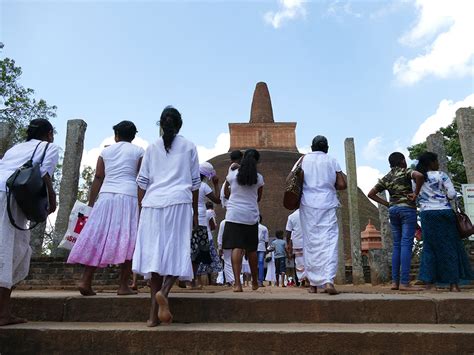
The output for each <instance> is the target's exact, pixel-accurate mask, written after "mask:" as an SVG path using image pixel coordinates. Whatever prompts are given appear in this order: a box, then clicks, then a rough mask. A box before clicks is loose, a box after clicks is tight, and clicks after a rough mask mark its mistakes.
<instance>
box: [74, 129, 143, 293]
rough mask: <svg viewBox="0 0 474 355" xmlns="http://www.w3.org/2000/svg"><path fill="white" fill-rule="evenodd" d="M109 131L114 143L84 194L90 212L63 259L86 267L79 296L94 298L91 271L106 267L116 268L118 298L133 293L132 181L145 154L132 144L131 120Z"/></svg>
mask: <svg viewBox="0 0 474 355" xmlns="http://www.w3.org/2000/svg"><path fill="white" fill-rule="evenodd" d="M113 130H114V133H115V142H116V143H115V144H112V145H110V146H108V147H106V148H105V149H104V150H103V151H102V153H101V154H100V156H99V159H98V160H97V167H96V172H95V178H94V181H93V183H92V186H91V191H90V194H89V206H91V207H93V209H92V212H91V214H90V216H89V219H88V220H87V223H86V225H85V227H84V229H83V230H82V232H81V234H80V235H79V238H78V239H77V242H76V244H75V245H74V247H73V248H72V250H71V254H69V259H68V263H70V264H75V263H77V264H82V265H85V269H84V273H83V276H82V280H81V282H80V283H79V287H78V288H79V292H80V293H81V294H82V295H83V296H94V295H95V292H94V291H93V290H92V278H93V276H94V272H95V270H96V268H98V267H100V268H103V267H107V265H121V273H120V286H119V289H118V291H117V294H118V295H131V294H134V293H136V292H135V291H133V290H132V289H131V288H130V286H129V281H130V276H131V272H132V257H133V251H134V250H135V242H136V239H137V229H138V199H137V182H136V180H137V174H138V170H139V169H140V164H141V161H142V158H143V153H144V150H143V148H140V147H138V146H136V145H134V144H132V143H131V142H132V141H133V140H134V139H135V135H136V133H137V128H136V127H135V124H134V123H133V122H130V121H122V122H120V123H119V124H117V125H115V126H114V127H113ZM96 200H97V201H96Z"/></svg>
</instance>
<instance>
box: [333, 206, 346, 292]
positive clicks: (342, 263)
mask: <svg viewBox="0 0 474 355" xmlns="http://www.w3.org/2000/svg"><path fill="white" fill-rule="evenodd" d="M337 224H338V226H339V238H338V245H337V273H336V280H335V282H336V284H338V285H345V283H346V256H345V254H344V231H343V228H342V227H343V226H342V212H341V209H340V208H338V209H337Z"/></svg>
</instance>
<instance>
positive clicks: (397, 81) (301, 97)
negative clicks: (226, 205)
mask: <svg viewBox="0 0 474 355" xmlns="http://www.w3.org/2000/svg"><path fill="white" fill-rule="evenodd" d="M444 3H445V4H443V1H441V2H439V1H434V0H417V1H407V0H404V1H393V2H378V1H364V2H361V1H314V2H304V1H301V0H281V1H278V0H277V1H141V2H140V1H74V2H71V1H61V2H59V1H8V0H7V1H5V0H3V1H1V2H0V4H1V5H0V6H1V7H0V11H1V13H0V16H1V17H0V41H1V42H3V43H4V44H5V48H4V50H3V51H2V53H1V56H2V57H3V56H7V57H10V58H13V59H15V60H16V62H17V64H18V65H20V66H21V67H22V68H23V76H22V79H21V83H22V84H23V85H24V86H27V87H31V88H33V89H35V90H36V94H37V97H41V98H44V99H46V100H47V101H48V102H49V103H50V104H55V105H57V106H58V111H57V113H58V117H57V119H55V120H54V124H55V125H56V127H57V130H58V136H57V143H59V144H60V145H62V146H64V139H65V127H66V121H67V120H68V119H72V118H82V119H84V120H86V121H87V123H88V131H87V134H86V150H87V152H86V156H88V159H89V160H91V159H92V160H93V159H95V156H96V155H97V152H98V150H99V147H100V145H101V144H102V142H103V141H104V139H105V138H106V137H109V136H111V134H112V130H111V127H112V126H113V124H115V123H117V122H119V121H121V120H123V119H129V120H132V121H134V122H135V123H136V124H137V126H138V130H139V135H140V137H141V138H142V139H144V140H146V141H153V140H154V139H156V137H157V135H158V129H157V127H156V125H155V123H156V121H157V120H158V119H159V115H160V113H161V111H162V109H163V108H164V107H165V106H166V105H169V104H172V105H174V106H175V107H177V108H178V109H179V110H180V111H181V112H182V115H183V119H184V127H183V130H182V134H183V135H184V136H186V137H187V138H189V139H191V140H192V141H193V142H195V143H196V144H197V145H198V146H199V149H200V153H201V155H202V156H203V158H209V157H210V156H212V155H213V154H217V153H222V152H223V151H225V150H226V142H227V140H228V137H227V135H226V133H227V132H228V126H227V124H228V123H229V122H246V121H248V119H249V112H250V104H251V98H252V94H253V90H254V87H255V84H256V83H257V82H258V81H265V82H267V83H268V86H269V89H270V94H271V97H272V102H273V110H274V115H275V120H277V121H297V122H298V127H297V144H298V146H299V147H301V148H302V149H303V150H304V149H305V148H307V147H308V146H309V144H310V141H311V139H312V137H313V136H314V135H316V134H324V135H326V136H327V137H328V138H329V140H330V144H331V153H332V154H333V155H335V156H336V157H337V158H338V159H339V161H340V162H341V163H342V165H344V153H343V142H344V138H345V137H354V138H355V142H356V146H357V153H358V155H357V159H358V165H359V168H360V173H359V180H360V184H361V185H363V187H364V188H365V189H366V188H367V187H366V186H365V185H367V186H369V185H371V184H372V182H373V178H374V177H375V178H376V176H378V175H380V174H381V173H383V172H385V171H386V170H387V166H386V155H387V153H389V152H391V151H392V150H395V149H404V148H405V147H406V146H407V145H410V144H411V143H412V142H415V141H419V140H420V139H422V138H423V137H426V135H427V134H429V133H432V132H433V131H435V130H436V129H437V128H439V127H440V126H444V125H446V124H449V122H450V119H451V118H452V117H453V113H454V111H455V109H456V108H458V107H460V106H466V105H474V95H473V93H474V84H473V58H474V57H473V56H474V44H473V43H474V41H472V34H473V33H474V32H473V31H474V27H473V25H472V24H471V23H472V20H471V19H469V18H468V17H469V13H470V14H472V12H473V11H474V7H473V5H472V4H473V3H474V2H472V1H462V0H459V1H450V2H446V1H444ZM448 4H449V5H448ZM206 148H207V149H206ZM262 163H264V162H262ZM369 180H370V181H369Z"/></svg>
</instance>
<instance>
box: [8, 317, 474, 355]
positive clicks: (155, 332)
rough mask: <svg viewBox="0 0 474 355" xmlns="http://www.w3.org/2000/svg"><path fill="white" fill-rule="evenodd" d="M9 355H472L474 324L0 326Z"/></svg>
mask: <svg viewBox="0 0 474 355" xmlns="http://www.w3.org/2000/svg"><path fill="white" fill-rule="evenodd" d="M0 344H1V351H2V355H8V354H48V355H49V354H67V353H71V354H133V353H136V354H159V353H172V354H197V353H206V354H214V353H216V354H248V353H252V354H264V353H265V354H268V353H278V354H283V353H297V354H315V353H319V354H354V353H357V354H435V353H436V354H472V353H474V325H432V324H423V325H414V324H377V325H374V324H265V325H262V324H255V323H238V324H236V323H222V324H202V323H201V324H173V325H170V326H159V327H156V328H147V327H146V326H145V325H144V324H143V323H69V322H67V323H64V322H58V323H56V322H38V323H27V324H21V325H15V326H8V327H2V328H0Z"/></svg>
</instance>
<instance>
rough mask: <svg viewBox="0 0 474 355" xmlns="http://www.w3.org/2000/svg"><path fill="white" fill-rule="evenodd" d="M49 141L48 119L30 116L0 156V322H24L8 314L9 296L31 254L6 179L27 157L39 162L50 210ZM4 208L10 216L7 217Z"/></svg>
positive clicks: (54, 152) (53, 159)
mask: <svg viewBox="0 0 474 355" xmlns="http://www.w3.org/2000/svg"><path fill="white" fill-rule="evenodd" d="M53 141H54V129H53V126H52V125H51V123H50V122H49V121H48V120H45V119H35V120H32V121H31V122H30V124H29V126H28V129H27V139H26V142H23V143H19V144H17V145H15V146H13V147H12V148H10V149H9V150H8V151H7V152H6V153H5V155H4V156H3V158H2V159H1V160H0V205H1V206H2V207H1V208H0V326H2V325H8V324H17V323H24V322H26V320H25V319H21V318H17V317H15V316H13V315H12V314H11V310H10V296H11V289H12V286H14V285H15V284H17V283H18V282H20V281H22V280H24V279H25V278H26V276H27V275H28V271H29V268H30V258H31V248H30V231H29V230H28V227H27V224H28V219H27V218H26V216H25V214H24V212H23V211H22V209H21V206H20V205H19V204H18V203H17V201H16V200H15V198H14V196H10V206H9V208H8V206H7V201H8V198H7V196H8V191H7V190H8V189H7V186H6V185H7V180H9V179H10V177H11V176H12V175H13V174H15V172H17V171H18V169H19V168H20V167H22V166H23V165H24V164H25V163H27V162H28V161H29V160H30V159H31V160H32V163H33V164H39V170H40V174H41V178H42V179H43V182H44V186H45V187H46V191H47V194H48V201H49V203H48V211H46V212H47V214H50V213H52V212H54V211H55V210H56V194H55V193H54V190H53V184H52V180H51V177H52V176H53V173H54V170H55V168H56V165H57V163H58V159H59V153H58V152H59V148H58V147H57V146H56V145H54V144H52V143H53ZM11 195H13V194H11ZM8 209H10V212H11V217H12V218H10V217H9V213H8ZM41 212H44V211H41ZM45 215H46V214H45ZM13 223H14V224H15V225H16V226H17V227H15V226H14V225H13Z"/></svg>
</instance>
